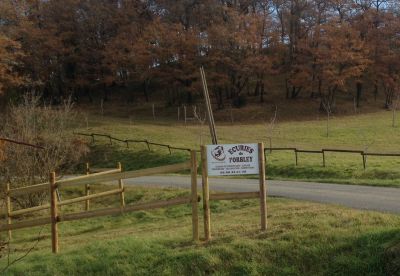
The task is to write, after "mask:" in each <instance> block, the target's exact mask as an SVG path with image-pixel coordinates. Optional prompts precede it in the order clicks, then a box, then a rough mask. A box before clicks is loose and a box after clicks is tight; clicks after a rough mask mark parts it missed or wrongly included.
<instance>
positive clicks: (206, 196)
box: [201, 146, 211, 241]
mask: <svg viewBox="0 0 400 276" xmlns="http://www.w3.org/2000/svg"><path fill="white" fill-rule="evenodd" d="M201 168H202V185H203V212H204V236H205V240H206V241H209V240H210V239H211V221H210V190H209V187H208V171H207V169H208V168H207V150H206V147H205V146H201Z"/></svg>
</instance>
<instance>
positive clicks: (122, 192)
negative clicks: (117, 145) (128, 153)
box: [118, 162, 125, 208]
mask: <svg viewBox="0 0 400 276" xmlns="http://www.w3.org/2000/svg"><path fill="white" fill-rule="evenodd" d="M118 169H119V171H120V172H122V165H121V162H118ZM118 186H119V188H120V189H121V194H120V195H121V207H122V208H124V207H125V191H124V182H123V181H122V179H118Z"/></svg>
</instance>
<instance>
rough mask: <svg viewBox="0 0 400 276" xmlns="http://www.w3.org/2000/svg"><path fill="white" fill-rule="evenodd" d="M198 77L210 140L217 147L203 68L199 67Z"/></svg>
mask: <svg viewBox="0 0 400 276" xmlns="http://www.w3.org/2000/svg"><path fill="white" fill-rule="evenodd" d="M200 75H201V81H202V83H203V95H204V100H205V102H206V108H207V119H208V125H209V127H210V134H211V138H212V142H213V144H214V145H217V144H218V138H217V132H216V130H215V121H214V115H213V112H212V106H211V101H210V94H209V93H208V86H207V80H206V74H205V72H204V68H203V66H202V67H200Z"/></svg>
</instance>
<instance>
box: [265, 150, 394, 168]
mask: <svg viewBox="0 0 400 276" xmlns="http://www.w3.org/2000/svg"><path fill="white" fill-rule="evenodd" d="M264 151H265V152H267V151H268V152H270V153H272V152H273V151H293V153H294V157H295V164H296V166H297V165H298V153H305V154H321V155H322V166H323V167H325V166H326V154H325V153H327V152H336V153H348V154H360V156H361V158H362V159H361V160H362V164H363V168H364V169H366V166H367V156H381V157H400V153H373V152H364V151H362V150H351V149H321V150H303V149H297V148H290V147H287V148H271V147H270V148H265V149H264ZM265 158H267V156H266V155H265Z"/></svg>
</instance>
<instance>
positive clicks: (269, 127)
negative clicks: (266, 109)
mask: <svg viewBox="0 0 400 276" xmlns="http://www.w3.org/2000/svg"><path fill="white" fill-rule="evenodd" d="M277 115H278V106H277V105H275V111H274V115H273V116H272V117H271V118H270V120H269V123H268V124H267V139H268V140H269V148H270V152H272V136H273V132H274V129H275V123H276V117H277Z"/></svg>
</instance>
